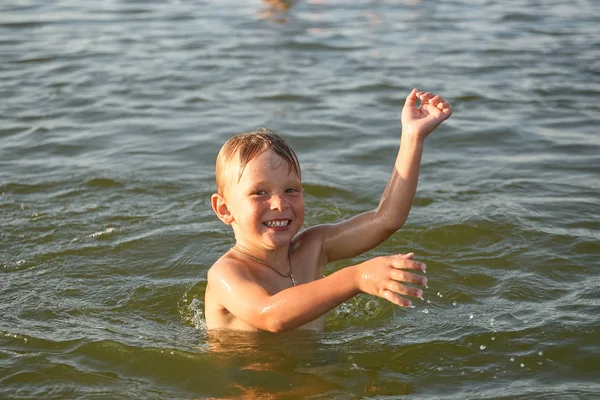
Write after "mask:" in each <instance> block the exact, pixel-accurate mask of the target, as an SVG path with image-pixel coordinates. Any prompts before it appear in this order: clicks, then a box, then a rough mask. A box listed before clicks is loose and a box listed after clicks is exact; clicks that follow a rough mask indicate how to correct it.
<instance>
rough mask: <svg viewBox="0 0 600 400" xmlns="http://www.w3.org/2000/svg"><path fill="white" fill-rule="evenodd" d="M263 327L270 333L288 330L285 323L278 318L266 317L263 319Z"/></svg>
mask: <svg viewBox="0 0 600 400" xmlns="http://www.w3.org/2000/svg"><path fill="white" fill-rule="evenodd" d="M263 329H264V330H265V331H267V332H271V333H281V332H285V331H288V330H289V328H288V327H286V324H285V323H284V322H283V321H282V320H280V319H278V318H268V319H267V320H265V322H264V325H263Z"/></svg>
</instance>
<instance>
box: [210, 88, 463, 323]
mask: <svg viewBox="0 0 600 400" xmlns="http://www.w3.org/2000/svg"><path fill="white" fill-rule="evenodd" d="M417 100H420V102H421V104H420V106H419V107H417ZM450 115H452V107H451V106H450V104H449V103H448V102H447V101H446V100H444V99H443V98H441V97H440V96H437V95H435V94H433V93H429V92H418V91H417V89H413V90H412V91H411V92H410V94H409V95H408V97H407V98H406V102H405V104H404V108H403V110H402V135H401V141H400V149H399V151H398V156H397V159H396V163H395V168H394V171H393V173H392V176H391V178H390V180H389V182H388V185H387V187H386V188H385V190H384V192H383V194H382V196H381V200H380V202H379V205H378V207H377V208H376V209H375V210H373V211H369V212H365V213H362V214H360V215H357V216H355V217H353V218H351V219H349V220H346V221H342V222H339V223H337V224H327V225H318V226H314V227H312V228H309V229H307V230H305V231H303V232H301V233H299V234H298V232H299V231H300V228H301V227H302V223H303V222H304V199H303V194H302V183H301V173H300V165H299V163H298V159H297V158H296V155H295V153H294V152H293V150H292V149H291V148H289V147H288V145H287V144H286V143H285V142H284V141H283V139H282V138H281V137H279V136H278V135H277V134H275V133H274V132H271V131H269V130H267V129H259V130H258V131H255V132H250V133H245V134H240V135H237V136H234V137H232V138H231V139H229V140H228V141H227V142H226V143H225V144H224V145H223V147H222V148H221V151H220V152H219V155H218V156H217V166H216V176H217V193H215V194H213V195H212V197H211V204H212V208H213V210H214V212H215V214H217V217H219V219H220V220H221V221H223V222H224V223H225V224H227V225H231V227H232V229H233V233H234V235H235V239H236V244H235V246H233V247H232V248H231V249H230V250H229V251H228V252H227V253H225V254H224V255H223V256H222V257H221V258H219V259H218V260H217V261H216V262H215V263H214V264H213V266H212V267H211V268H210V270H209V271H208V284H207V287H206V295H205V316H206V324H207V328H208V329H216V328H226V329H235V330H246V331H257V330H265V331H270V332H282V331H287V330H291V329H294V328H299V327H302V328H305V329H317V330H322V329H324V327H325V313H326V312H328V311H329V310H331V309H333V308H334V307H336V306H337V305H339V304H341V303H342V302H344V301H346V300H348V299H349V298H351V297H353V296H355V295H356V294H358V293H369V294H371V295H374V296H379V297H382V298H384V299H386V300H388V301H390V302H392V303H394V304H397V305H399V306H403V307H410V306H411V302H410V301H409V300H408V299H406V298H404V297H402V296H401V295H403V296H414V297H420V296H421V295H422V293H423V292H422V290H421V289H419V288H415V287H412V286H408V285H404V284H403V282H405V283H411V284H413V285H421V286H426V285H427V278H425V277H423V276H421V275H418V274H415V273H410V272H408V271H407V270H415V271H419V272H421V271H423V272H424V271H425V264H423V263H421V262H417V261H415V260H413V254H412V253H409V254H398V255H391V256H386V257H376V258H373V259H371V260H368V261H365V262H363V263H361V264H357V265H353V266H350V267H346V268H343V269H341V270H339V271H337V272H334V273H332V274H331V275H328V276H327V277H323V272H324V270H325V266H326V265H327V263H328V262H330V261H335V260H340V259H344V258H350V257H354V256H357V255H359V254H361V253H363V252H365V251H367V250H370V249H372V248H374V247H375V246H377V245H379V244H380V243H381V242H383V241H384V240H386V239H387V238H388V237H389V236H390V235H392V234H393V233H394V232H396V231H397V230H398V229H400V227H401V226H402V225H403V224H404V222H405V221H406V218H407V217H408V213H409V211H410V208H411V205H412V200H413V198H414V195H415V191H416V188H417V180H418V176H419V167H420V163H421V155H422V151H423V142H424V140H425V138H426V137H427V135H428V134H429V133H431V132H432V131H433V130H434V129H435V128H436V127H437V126H438V125H439V124H441V123H442V122H443V121H444V120H446V119H447V118H449V117H450Z"/></svg>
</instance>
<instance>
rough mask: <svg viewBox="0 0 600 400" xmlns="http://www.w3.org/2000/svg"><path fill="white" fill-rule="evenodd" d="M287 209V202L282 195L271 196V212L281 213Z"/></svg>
mask: <svg viewBox="0 0 600 400" xmlns="http://www.w3.org/2000/svg"><path fill="white" fill-rule="evenodd" d="M287 208H288V202H287V200H286V199H285V196H284V195H276V194H274V195H273V196H271V210H279V211H283V210H285V209H287Z"/></svg>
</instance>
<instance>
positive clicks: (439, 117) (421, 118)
mask: <svg viewBox="0 0 600 400" xmlns="http://www.w3.org/2000/svg"><path fill="white" fill-rule="evenodd" d="M417 100H420V102H421V104H420V105H419V107H417ZM451 115H452V106H451V105H450V103H449V102H448V101H446V100H445V99H444V98H443V97H441V96H439V95H436V94H435V93H431V92H419V91H418V90H417V89H413V90H412V91H411V92H410V93H409V95H408V96H407V97H406V101H405V103H404V108H403V109H402V133H403V134H408V135H414V136H415V137H416V138H417V139H421V140H424V139H425V138H426V137H427V135H429V134H430V133H431V132H433V131H434V130H435V128H437V127H438V126H439V125H440V124H441V123H442V122H444V121H445V120H447V119H448V118H450V116H451Z"/></svg>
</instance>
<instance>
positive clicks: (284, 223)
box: [264, 219, 292, 228]
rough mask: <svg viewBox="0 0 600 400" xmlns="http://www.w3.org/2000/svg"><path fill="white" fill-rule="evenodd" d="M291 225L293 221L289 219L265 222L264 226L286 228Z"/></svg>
mask: <svg viewBox="0 0 600 400" xmlns="http://www.w3.org/2000/svg"><path fill="white" fill-rule="evenodd" d="M291 223H292V221H291V220H289V219H279V220H276V221H267V222H264V224H265V225H266V226H268V227H269V228H285V227H286V226H288V225H289V224H291Z"/></svg>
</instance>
